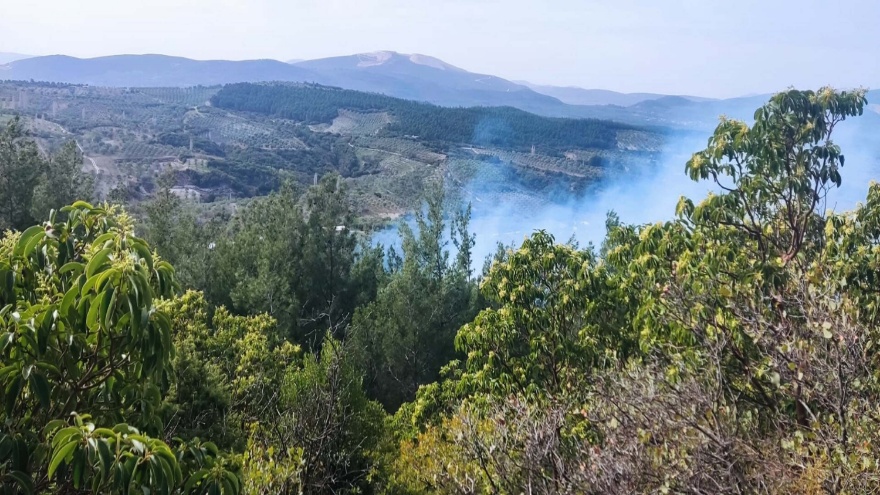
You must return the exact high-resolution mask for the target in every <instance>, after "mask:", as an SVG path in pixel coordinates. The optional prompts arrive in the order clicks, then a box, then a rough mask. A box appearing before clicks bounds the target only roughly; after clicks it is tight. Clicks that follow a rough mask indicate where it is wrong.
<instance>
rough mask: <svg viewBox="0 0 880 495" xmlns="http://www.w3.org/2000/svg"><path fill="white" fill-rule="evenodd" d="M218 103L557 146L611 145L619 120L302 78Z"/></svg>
mask: <svg viewBox="0 0 880 495" xmlns="http://www.w3.org/2000/svg"><path fill="white" fill-rule="evenodd" d="M211 102H212V103H213V104H214V105H215V106H218V107H220V108H228V109H232V110H241V111H247V112H258V113H263V114H266V115H271V116H274V117H282V118H285V119H291V120H296V121H301V122H309V123H321V122H329V121H331V120H333V119H334V118H336V116H337V114H338V113H339V109H344V110H352V111H356V112H388V113H390V114H391V115H392V116H393V117H394V119H395V120H394V122H393V123H392V124H391V125H390V126H389V127H388V130H387V134H388V135H390V136H418V138H419V139H421V140H424V141H427V142H429V143H435V144H439V143H446V142H451V143H455V144H475V145H477V146H495V147H504V148H512V149H515V150H523V151H524V150H528V149H530V148H531V147H532V146H537V147H540V148H541V150H542V151H544V152H546V151H550V152H551V153H552V152H557V153H558V152H560V151H565V150H568V149H571V148H602V149H606V148H614V147H616V146H617V131H618V130H624V129H631V128H632V127H630V126H626V125H623V124H616V123H613V122H608V121H600V120H592V119H563V118H550V117H539V116H537V115H534V114H531V113H528V112H524V111H522V110H518V109H515V108H510V107H502V108H487V107H471V108H448V107H438V106H435V105H431V104H428V103H419V102H414V101H409V100H401V99H399V98H392V97H390V96H383V95H378V94H372V93H363V92H360V91H352V90H347V89H338V88H330V87H325V86H317V85H303V84H284V85H282V84H251V83H240V84H230V85H227V86H224V87H223V89H221V90H220V91H219V92H218V93H217V94H215V95H214V96H213V97H212V98H211Z"/></svg>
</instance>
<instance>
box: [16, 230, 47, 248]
mask: <svg viewBox="0 0 880 495" xmlns="http://www.w3.org/2000/svg"><path fill="white" fill-rule="evenodd" d="M40 232H42V233H43V235H45V233H46V230H45V229H44V228H43V226H41V225H34V226H33V227H30V228H28V229H27V230H25V231H24V232H22V233H21V237H20V238H19V239H18V243H17V244H16V245H15V254H17V255H19V256H22V255H24V251H25V247H26V246H27V245H28V243H29V242H30V241H31V239H33V238H34V236H36V235H37V234H39V233H40Z"/></svg>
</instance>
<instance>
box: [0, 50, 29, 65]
mask: <svg viewBox="0 0 880 495" xmlns="http://www.w3.org/2000/svg"><path fill="white" fill-rule="evenodd" d="M32 57H33V55H25V54H23V53H10V52H0V65H3V64H8V63H10V62H15V61H16V60H22V59H25V58H32Z"/></svg>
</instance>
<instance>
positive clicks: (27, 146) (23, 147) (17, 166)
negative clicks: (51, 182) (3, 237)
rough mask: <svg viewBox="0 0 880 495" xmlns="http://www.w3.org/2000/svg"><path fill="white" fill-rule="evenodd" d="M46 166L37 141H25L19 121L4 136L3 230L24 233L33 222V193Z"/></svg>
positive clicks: (0, 152) (0, 147) (0, 178)
mask: <svg viewBox="0 0 880 495" xmlns="http://www.w3.org/2000/svg"><path fill="white" fill-rule="evenodd" d="M43 166H44V162H43V159H42V157H41V156H40V151H39V149H38V148H37V145H36V143H35V142H34V141H31V140H28V139H24V129H23V125H22V123H21V120H19V119H13V120H11V121H9V123H8V124H6V127H5V128H4V129H3V130H2V132H0V229H2V230H6V229H16V230H21V229H24V228H26V227H27V226H29V225H30V224H31V223H32V222H33V218H32V217H31V205H32V203H33V191H34V187H35V186H36V185H37V183H38V180H39V178H40V175H41V174H42V173H43Z"/></svg>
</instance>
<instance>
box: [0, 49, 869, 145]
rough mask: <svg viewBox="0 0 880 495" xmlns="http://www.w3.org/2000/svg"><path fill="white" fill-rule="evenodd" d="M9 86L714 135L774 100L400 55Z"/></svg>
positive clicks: (39, 75) (164, 59) (51, 76)
mask: <svg viewBox="0 0 880 495" xmlns="http://www.w3.org/2000/svg"><path fill="white" fill-rule="evenodd" d="M4 79H7V80H26V81H27V80H36V81H50V82H64V83H74V84H90V85H95V86H112V87H160V86H171V87H181V86H183V87H186V86H199V85H202V86H214V85H222V84H231V83H240V82H272V81H275V82H305V83H317V84H321V85H325V86H336V87H341V88H345V89H352V90H358V91H366V92H371V93H380V94H384V95H387V96H393V97H396V98H403V99H407V100H416V101H422V102H428V103H433V104H435V105H441V106H450V107H458V106H461V107H472V106H492V107H504V106H508V107H514V108H518V109H520V110H525V111H527V112H531V113H534V114H538V115H542V116H546V117H566V118H597V119H605V120H615V121H618V122H622V123H628V124H635V125H649V126H658V127H670V128H681V129H701V130H706V129H711V128H714V126H715V125H716V124H717V119H718V116H719V115H721V114H726V115H730V116H737V115H742V116H744V118H749V115H750V112H751V111H753V110H754V108H756V106H760V104H761V103H763V102H764V101H766V100H767V98H768V97H769V95H756V96H749V97H743V98H731V99H723V100H714V99H710V98H701V97H696V96H687V95H685V96H670V95H662V94H656V93H630V94H626V93H618V92H615V91H608V90H600V89H584V88H575V87H566V88H563V87H555V86H541V85H534V84H530V83H519V82H514V81H509V80H507V79H503V78H501V77H497V76H492V75H488V74H480V73H474V72H469V71H467V70H465V69H462V68H460V67H456V66H454V65H452V64H449V63H446V62H444V61H442V60H440V59H437V58H435V57H430V56H427V55H421V54H403V53H397V52H393V51H380V52H372V53H361V54H356V55H348V56H340V57H330V58H323V59H316V60H306V61H297V60H295V59H294V60H290V61H288V62H282V61H278V60H269V59H264V60H245V61H228V60H193V59H188V58H183V57H172V56H167V55H114V56H108V57H98V58H90V59H80V58H75V57H69V56H64V55H52V56H43V57H32V58H24V59H19V60H15V61H12V62H9V63H6V64H0V80H4ZM780 89H783V88H780ZM872 101H873V98H872Z"/></svg>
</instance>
